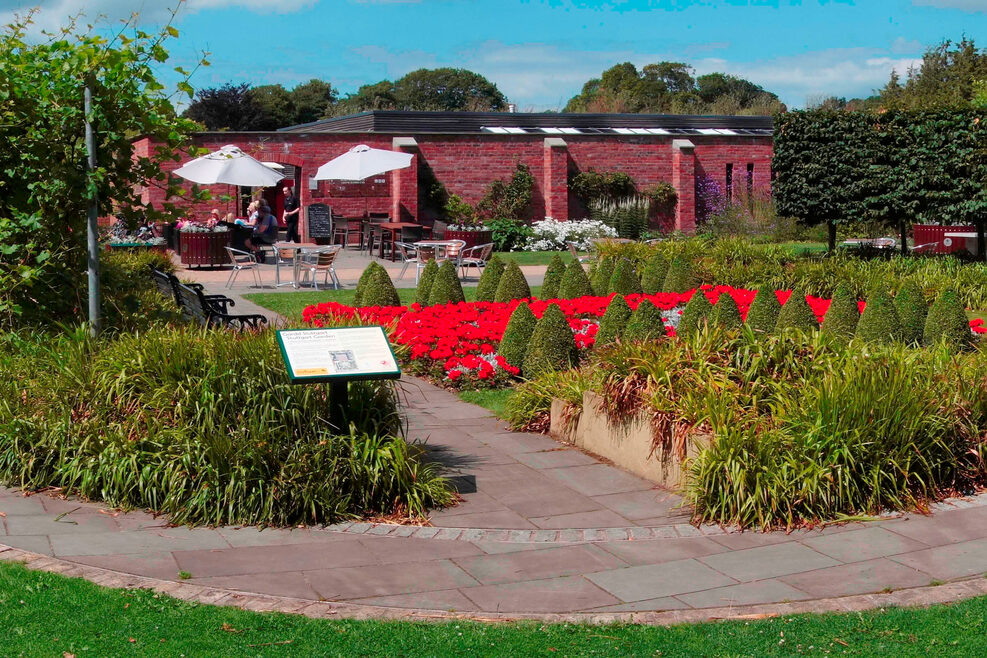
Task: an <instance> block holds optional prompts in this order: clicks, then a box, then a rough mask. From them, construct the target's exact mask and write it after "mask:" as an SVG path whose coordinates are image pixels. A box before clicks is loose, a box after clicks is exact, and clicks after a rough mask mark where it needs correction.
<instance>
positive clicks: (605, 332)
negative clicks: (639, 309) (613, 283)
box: [595, 295, 631, 345]
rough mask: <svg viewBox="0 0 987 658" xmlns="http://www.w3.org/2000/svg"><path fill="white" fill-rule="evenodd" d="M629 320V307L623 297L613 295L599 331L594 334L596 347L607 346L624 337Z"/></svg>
mask: <svg viewBox="0 0 987 658" xmlns="http://www.w3.org/2000/svg"><path fill="white" fill-rule="evenodd" d="M630 318H631V307H630V306H628V305H627V300H626V299H624V297H623V295H614V298H613V299H611V300H610V304H609V305H608V306H607V311H606V313H604V314H603V318H602V319H601V320H600V330H599V331H597V332H596V343H595V344H596V345H609V344H610V343H612V342H614V341H615V340H618V339H619V338H621V337H622V336H623V335H624V329H625V328H626V327H627V321H628V320H630Z"/></svg>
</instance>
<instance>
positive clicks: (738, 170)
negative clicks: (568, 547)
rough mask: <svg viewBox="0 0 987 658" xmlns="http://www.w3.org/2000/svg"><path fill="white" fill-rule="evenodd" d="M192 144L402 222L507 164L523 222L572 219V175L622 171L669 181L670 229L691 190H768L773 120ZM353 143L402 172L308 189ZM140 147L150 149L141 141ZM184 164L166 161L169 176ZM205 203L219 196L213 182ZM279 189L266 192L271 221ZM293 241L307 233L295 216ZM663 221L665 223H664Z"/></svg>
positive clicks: (259, 137)
mask: <svg viewBox="0 0 987 658" xmlns="http://www.w3.org/2000/svg"><path fill="white" fill-rule="evenodd" d="M195 141H196V144H197V145H198V146H201V147H203V148H206V149H209V150H215V149H218V148H220V147H221V146H223V145H225V144H235V145H237V146H239V147H240V148H241V149H243V150H244V151H246V152H247V153H250V154H251V155H253V156H254V157H256V158H257V159H259V160H262V161H264V162H267V163H276V164H277V165H279V166H280V167H282V171H283V173H284V174H285V176H286V179H285V180H286V182H287V184H289V185H292V186H294V188H295V189H296V190H299V191H300V196H301V201H302V205H303V208H304V207H305V206H307V205H308V204H310V203H325V204H327V205H329V206H330V207H331V208H332V210H333V213H334V214H340V215H343V216H347V217H349V216H356V215H362V214H363V213H364V212H365V210H369V211H370V212H388V213H390V215H391V217H395V218H397V217H400V218H401V219H403V220H409V219H423V218H425V216H426V215H429V214H431V215H432V216H433V217H434V214H435V211H434V210H433V209H429V208H426V207H425V206H426V203H425V200H426V199H427V186H428V185H429V184H431V183H432V182H433V181H438V182H440V183H442V184H443V185H444V186H445V189H446V191H447V192H448V193H449V194H458V195H459V196H461V197H462V198H463V199H465V200H466V201H468V202H470V203H476V202H477V201H479V200H480V199H481V198H482V197H483V195H484V193H485V192H486V190H487V188H488V186H489V185H490V184H491V183H492V182H493V181H495V180H506V179H508V178H509V177H510V176H511V174H512V173H513V171H514V168H515V166H516V165H517V163H519V162H522V163H524V164H526V165H527V166H528V167H529V168H530V170H531V173H532V174H533V175H534V177H535V190H534V198H533V202H532V209H531V211H532V212H531V216H532V218H533V219H534V220H538V219H541V218H543V217H546V216H548V217H553V218H555V219H581V218H583V217H585V216H586V211H585V209H584V208H583V207H582V204H581V203H580V202H579V200H578V199H576V198H575V196H574V195H573V194H571V193H570V191H569V189H568V178H569V177H570V176H571V175H572V174H573V173H576V172H579V171H587V170H589V169H594V170H596V171H598V172H601V173H602V172H616V171H620V172H624V173H626V174H628V175H629V176H631V177H632V178H633V179H634V182H635V184H636V185H637V187H638V189H642V188H644V187H646V186H648V185H650V184H653V183H658V182H667V183H671V184H672V185H673V186H674V187H675V189H676V192H677V193H678V199H679V202H678V205H677V207H676V211H675V216H674V228H676V229H679V230H682V231H684V232H691V231H693V230H694V229H695V221H696V192H697V189H698V188H699V187H707V188H708V187H710V183H709V181H712V187H714V188H718V190H719V191H720V192H721V193H722V194H723V195H725V196H734V195H738V194H741V193H742V192H743V191H745V190H746V191H747V192H753V191H757V190H769V189H770V184H771V156H772V143H773V140H772V120H771V118H770V117H734V116H724V117H712V116H684V115H647V114H556V113H510V112H478V113H473V112H394V111H386V112H385V111H374V112H364V113H361V114H355V115H351V116H346V117H339V118H334V119H326V120H323V121H317V122H315V123H309V124H304V125H299V126H292V127H289V128H284V129H282V130H279V131H276V132H236V133H231V132H215V133H199V134H197V135H196V136H195ZM357 144H366V145H368V146H371V147H373V148H380V149H393V150H401V151H407V152H409V153H412V154H414V156H415V157H414V159H413V161H412V166H411V167H409V168H407V169H403V170H399V171H394V172H391V173H389V174H385V175H383V176H380V177H377V178H375V179H372V180H368V181H367V182H364V183H341V182H335V181H332V182H330V181H315V180H313V178H312V177H313V176H314V175H315V172H316V170H317V169H318V168H319V166H321V165H322V164H324V163H326V162H328V161H329V160H331V159H332V158H334V157H336V156H338V155H341V154H342V153H345V152H346V151H347V150H349V149H350V148H351V147H353V146H355V145H357ZM138 148H141V149H150V148H153V145H152V144H150V143H148V140H143V141H142V142H140V143H138ZM182 164H184V163H182V162H177V163H171V162H169V163H167V164H166V166H167V167H169V168H170V169H174V168H177V167H179V166H181V165H182ZM213 193H214V194H215V195H222V194H229V193H230V189H229V188H228V187H227V186H223V185H220V186H216V189H214V190H213ZM238 194H239V197H240V202H239V203H237V204H235V205H237V206H238V207H234V204H233V203H228V204H226V205H225V209H224V204H223V203H222V202H214V203H210V204H200V205H199V206H194V207H192V208H190V211H191V212H192V214H193V215H197V216H201V217H205V215H206V214H207V213H208V211H209V209H210V208H212V207H220V208H221V209H223V211H224V212H227V211H232V212H235V214H240V213H242V210H243V208H242V204H243V199H244V198H246V197H247V196H249V194H250V190H239V191H238ZM280 194H281V193H280V189H273V188H272V189H269V190H265V192H264V195H265V197H267V198H268V199H269V201H270V202H271V206H272V208H273V209H274V210H275V211H276V214H277V215H278V216H280V212H279V211H280V201H281V197H280ZM161 195H163V191H161V190H158V189H150V190H147V191H145V193H144V198H145V201H147V202H160V201H162V200H163V199H162V198H161ZM302 218H303V219H302V230H303V235H304V234H305V231H306V228H307V227H306V226H305V213H304V211H303V213H302ZM670 219H671V218H670Z"/></svg>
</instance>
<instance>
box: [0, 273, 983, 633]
mask: <svg viewBox="0 0 987 658" xmlns="http://www.w3.org/2000/svg"><path fill="white" fill-rule="evenodd" d="M196 278H199V277H198V276H197V277H196ZM200 280H201V279H200ZM205 283H207V286H208V287H210V288H212V287H214V286H215V282H208V281H205ZM238 292H239V291H238ZM235 296H237V297H238V295H235ZM244 304H245V302H244ZM239 309H240V305H239V304H238V310H239ZM401 391H402V398H403V402H404V406H405V410H406V411H407V415H408V427H409V436H410V438H412V439H416V440H421V441H425V442H426V445H427V446H428V449H429V450H430V451H431V453H432V455H433V456H434V458H435V459H437V460H439V461H440V462H442V463H443V464H445V465H446V466H447V467H448V468H449V469H450V475H451V476H452V477H453V478H454V482H455V484H456V486H457V487H458V488H459V490H460V491H461V493H462V497H463V502H462V503H461V504H460V505H458V506H456V507H453V508H449V509H446V510H440V511H436V512H434V513H433V514H432V517H431V522H432V526H428V527H414V526H394V525H373V524H366V523H344V524H340V525H337V526H331V527H329V528H305V529H267V530H262V531H259V530H257V529H256V528H234V527H223V528H187V527H170V526H169V525H168V523H167V520H166V519H162V518H154V517H152V516H151V515H149V514H146V513H142V512H126V513H124V512H119V511H117V510H109V509H106V508H105V506H102V505H99V504H92V503H85V502H79V501H74V500H62V499H59V498H56V497H52V496H50V495H46V494H36V495H32V496H24V495H22V494H21V493H20V492H17V491H12V490H9V489H3V488H0V559H27V560H31V561H33V563H34V564H35V565H36V566H38V567H39V568H48V569H51V570H58V571H67V572H68V573H70V574H74V575H81V576H85V577H90V578H93V579H94V580H96V582H102V583H105V584H111V585H117V586H127V585H136V586H155V587H158V588H159V589H161V591H167V592H169V593H176V594H179V595H183V596H184V595H186V594H187V595H188V597H189V598H195V599H196V600H203V601H206V602H209V601H220V602H230V603H238V602H239V603H240V604H244V605H248V607H249V606H254V607H257V608H258V609H271V608H277V609H292V610H302V609H304V610H309V611H310V612H311V613H312V614H317V615H321V614H346V615H355V616H361V615H366V614H373V615H383V616H394V615H400V614H405V613H401V612H400V611H401V610H405V611H409V612H407V613H406V614H412V613H411V612H410V611H416V610H417V611H420V610H435V611H456V612H460V613H466V614H475V615H481V616H486V615H501V614H508V615H544V616H546V618H557V617H553V615H559V614H567V615H573V614H575V615H576V618H583V617H579V615H586V616H587V617H585V618H590V619H594V620H614V619H631V620H637V621H662V620H665V621H684V620H696V619H699V618H702V616H703V615H704V614H705V615H709V616H714V617H715V616H723V614H724V612H723V610H724V608H725V607H726V608H728V609H729V610H732V611H734V612H737V611H739V610H742V609H744V608H743V607H744V606H760V607H755V608H748V609H750V610H762V611H763V610H769V611H771V610H773V611H778V610H783V611H798V610H815V609H859V608H862V607H867V606H869V605H872V606H873V605H886V604H888V602H892V603H898V604H903V603H908V602H910V601H911V602H928V601H941V600H949V597H950V596H970V595H975V594H977V593H982V591H983V590H984V588H983V587H981V586H980V585H981V584H982V583H983V580H982V578H983V576H984V575H985V574H987V495H981V496H977V497H974V498H970V499H964V500H955V501H951V502H948V503H943V504H940V505H937V506H935V509H934V510H933V511H934V514H933V515H932V516H928V517H925V516H920V515H907V516H902V517H900V518H888V519H884V520H881V521H876V522H871V523H854V524H848V525H844V526H837V527H830V528H826V529H824V530H814V531H799V532H793V533H791V534H785V533H768V534H764V533H751V532H745V533H736V532H726V531H724V530H723V529H721V528H719V527H715V526H703V527H700V528H696V527H693V526H691V525H689V524H688V523H687V520H688V518H687V516H688V515H687V514H686V513H685V512H684V511H683V510H682V509H680V499H679V498H678V497H677V496H675V495H673V494H671V493H669V492H666V491H661V490H657V489H655V488H653V487H652V486H651V485H650V483H648V482H646V481H644V480H641V479H639V478H637V477H635V476H633V475H630V474H628V473H626V472H624V471H622V470H620V469H618V468H615V467H613V466H610V465H608V464H604V463H601V462H599V461H598V460H596V459H595V458H593V457H592V456H590V455H587V454H584V453H582V452H580V451H578V450H576V449H575V448H572V447H570V446H566V445H563V444H560V443H557V442H555V441H553V440H552V439H550V438H547V437H543V436H537V435H531V434H519V433H514V432H510V431H507V430H506V429H504V427H503V423H502V422H501V421H499V420H497V419H496V418H494V417H492V416H491V415H490V414H489V413H488V412H487V411H486V410H484V409H482V408H480V407H476V406H473V405H469V404H465V403H463V402H461V401H459V400H458V399H457V398H456V397H455V396H454V395H453V394H451V393H449V392H447V391H444V390H442V389H439V388H437V387H435V386H432V385H430V384H428V383H426V382H423V381H421V380H417V379H414V378H406V379H404V380H402V382H401ZM6 547H12V548H10V549H8V548H6ZM32 554H34V555H33V556H32ZM39 555H40V556H52V557H54V558H57V560H52V559H51V558H40V557H38V556H39ZM104 570H110V571H111V572H115V573H111V574H109V575H107V572H106V571H104ZM179 572H187V574H190V575H191V577H190V578H189V579H187V580H180V579H179ZM148 579H152V580H148ZM153 579H157V580H153ZM971 579H978V580H971ZM158 581H166V582H165V584H161V582H158ZM947 581H957V584H955V585H949V586H947V587H948V588H950V589H944V590H940V591H938V592H937V591H936V589H937V588H932V589H931V590H930V589H929V588H928V587H926V588H925V589H921V588H922V587H923V586H929V585H930V584H931V583H939V582H947ZM155 583H157V584H155ZM149 584H150V585H149ZM910 588H920V589H910ZM902 589H904V590H906V591H904V592H901V593H900V594H896V595H888V594H879V593H881V592H887V591H888V590H902ZM231 591H233V592H244V593H250V594H249V595H248V594H231V593H230V592H231ZM930 592H931V593H930ZM860 595H864V596H860ZM271 597H282V598H280V599H278V598H271ZM833 597H855V598H846V599H843V598H837V599H835V602H833ZM821 599H825V600H826V601H827V602H820V601H819V600H821ZM278 601H280V602H281V603H278ZM244 602H249V604H248V603H244ZM325 602H342V603H345V604H346V605H343V604H342V603H325ZM785 602H803V603H797V604H796V603H785ZM766 604H767V607H765V605H766ZM333 605H336V606H341V607H337V608H333V607H331V606H333ZM326 606H330V607H329V608H327V607H326ZM368 606H369V607H368ZM772 606H773V607H772ZM786 606H787V607H786ZM388 610H390V611H397V612H387V611H388ZM641 611H650V612H647V613H646V614H644V616H642V612H641ZM654 611H666V612H664V613H661V614H660V615H659V614H655V612H654ZM697 611H698V612H697ZM703 611H705V612H703Z"/></svg>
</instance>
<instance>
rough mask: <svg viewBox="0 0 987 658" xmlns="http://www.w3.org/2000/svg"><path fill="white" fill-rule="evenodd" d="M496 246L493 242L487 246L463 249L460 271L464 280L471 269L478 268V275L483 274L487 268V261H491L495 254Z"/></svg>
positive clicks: (460, 258) (460, 257) (479, 245)
mask: <svg viewBox="0 0 987 658" xmlns="http://www.w3.org/2000/svg"><path fill="white" fill-rule="evenodd" d="M493 248H494V244H493V242H488V243H486V244H478V245H476V246H475V247H470V248H468V249H463V251H462V252H461V253H460V254H459V270H460V275H461V277H462V278H464V279H465V278H466V270H467V268H470V267H475V268H476V275H477V276H480V275H481V274H482V273H483V268H484V267H486V266H487V261H488V260H490V255H491V254H493Z"/></svg>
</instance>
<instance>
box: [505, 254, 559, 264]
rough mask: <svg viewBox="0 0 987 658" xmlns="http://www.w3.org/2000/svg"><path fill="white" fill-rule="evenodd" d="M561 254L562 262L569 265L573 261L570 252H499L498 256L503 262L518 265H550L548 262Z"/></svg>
mask: <svg viewBox="0 0 987 658" xmlns="http://www.w3.org/2000/svg"><path fill="white" fill-rule="evenodd" d="M555 254H559V255H560V256H562V260H563V261H564V262H566V263H569V262H570V261H571V260H572V254H570V253H569V252H568V251H498V252H497V255H498V256H500V258H501V260H503V261H505V262H506V261H507V260H516V261H517V264H518V265H548V261H550V260H552V256H554V255H555Z"/></svg>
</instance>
